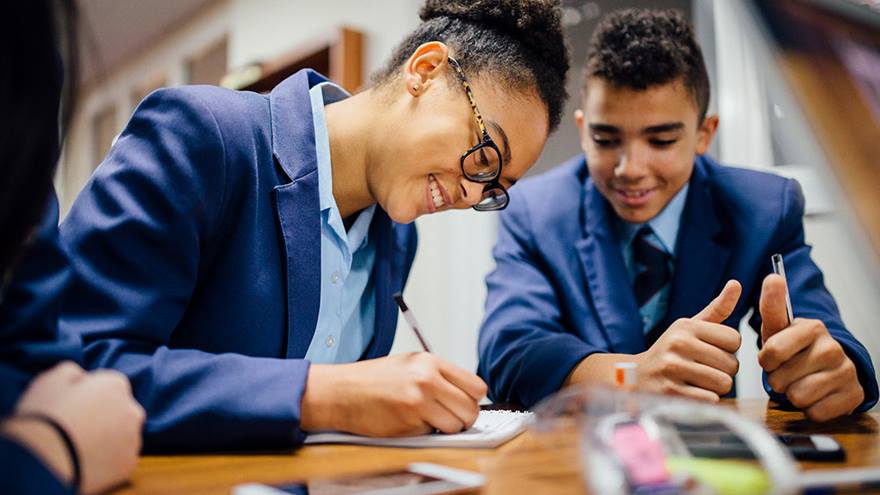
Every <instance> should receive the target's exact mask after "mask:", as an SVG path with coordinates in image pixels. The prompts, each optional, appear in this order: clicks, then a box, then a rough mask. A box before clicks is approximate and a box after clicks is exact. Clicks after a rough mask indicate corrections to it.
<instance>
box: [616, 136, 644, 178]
mask: <svg viewBox="0 0 880 495" xmlns="http://www.w3.org/2000/svg"><path fill="white" fill-rule="evenodd" d="M648 156H649V152H648V151H647V150H645V149H644V148H643V147H641V146H639V145H630V146H629V147H627V148H626V149H625V150H623V153H621V155H620V159H619V160H618V162H617V166H616V167H615V168H614V175H615V176H616V177H617V178H619V179H622V180H625V181H627V182H630V181H632V182H636V181H638V180H639V179H641V178H642V177H644V176H645V174H647V171H648Z"/></svg>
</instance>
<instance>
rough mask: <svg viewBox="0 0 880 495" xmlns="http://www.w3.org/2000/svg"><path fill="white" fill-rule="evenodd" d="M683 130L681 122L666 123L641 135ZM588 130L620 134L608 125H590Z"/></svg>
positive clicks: (617, 129)
mask: <svg viewBox="0 0 880 495" xmlns="http://www.w3.org/2000/svg"><path fill="white" fill-rule="evenodd" d="M680 129H684V123H682V122H667V123H665V124H657V125H652V126H648V127H645V128H644V129H642V134H657V133H660V132H670V131H678V130H680ZM590 130H592V131H596V132H605V133H608V134H620V129H619V128H618V127H616V126H613V125H609V124H590Z"/></svg>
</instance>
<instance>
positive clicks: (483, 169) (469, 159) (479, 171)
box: [461, 146, 501, 182]
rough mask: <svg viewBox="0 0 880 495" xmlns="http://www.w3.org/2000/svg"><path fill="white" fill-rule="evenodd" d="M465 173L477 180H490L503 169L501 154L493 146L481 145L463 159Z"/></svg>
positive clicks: (471, 178) (462, 164)
mask: <svg viewBox="0 0 880 495" xmlns="http://www.w3.org/2000/svg"><path fill="white" fill-rule="evenodd" d="M461 166H462V169H463V170H464V175H465V177H467V178H468V179H470V180H472V181H476V182H489V181H491V180H494V179H495V178H496V177H498V171H499V170H500V169H501V156H499V155H498V151H497V150H496V149H495V148H493V147H491V146H480V147H478V148H476V149H473V150H471V151H469V152H468V153H467V154H466V155H465V156H464V157H462V159H461Z"/></svg>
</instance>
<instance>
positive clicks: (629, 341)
mask: <svg viewBox="0 0 880 495" xmlns="http://www.w3.org/2000/svg"><path fill="white" fill-rule="evenodd" d="M584 196H585V198H584V202H583V207H582V208H583V211H582V215H581V222H582V225H583V226H584V237H583V238H581V239H579V240H578V241H577V242H576V244H575V245H576V248H577V252H578V255H579V256H580V260H581V264H582V266H583V269H584V276H585V278H586V282H587V286H588V287H589V291H590V293H589V300H590V301H591V302H592V304H593V309H594V310H595V312H596V314H597V315H598V317H599V322H600V324H601V326H602V329H603V331H604V334H605V339H606V340H607V341H608V344H609V349H608V350H609V351H610V352H623V353H630V354H632V353H636V352H641V351H643V350H645V338H644V334H643V332H642V323H641V319H640V317H639V308H638V305H637V304H636V300H635V295H633V291H632V287H631V285H630V283H629V276H628V275H627V272H626V267H625V266H624V264H623V255H622V253H621V252H620V246H619V243H618V241H617V236H616V235H615V234H614V232H613V230H612V226H611V222H610V221H609V216H610V215H612V214H613V213H611V212H609V211H608V209H609V208H610V206H609V205H608V203H607V201H606V200H605V198H604V197H603V196H602V194H601V193H600V192H599V191H598V190H597V189H596V187H595V186H594V185H593V182H592V181H590V180H588V181H587V183H586V185H585V194H584Z"/></svg>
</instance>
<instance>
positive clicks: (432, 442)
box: [306, 410, 532, 449]
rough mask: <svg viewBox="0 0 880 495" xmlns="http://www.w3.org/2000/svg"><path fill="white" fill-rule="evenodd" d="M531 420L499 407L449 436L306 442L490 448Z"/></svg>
mask: <svg viewBox="0 0 880 495" xmlns="http://www.w3.org/2000/svg"><path fill="white" fill-rule="evenodd" d="M531 419H532V413H530V412H514V411H501V410H485V411H480V415H479V416H478V417H477V421H476V422H475V423H474V426H472V427H471V428H470V429H469V430H467V431H463V432H461V433H455V434H452V435H446V434H443V433H434V434H431V435H420V436H417V437H395V438H376V437H362V436H360V435H352V434H349V433H336V432H326V433H315V434H312V435H309V436H308V437H306V444H316V443H348V444H356V445H381V446H385V447H410V448H438V447H452V448H484V449H488V448H493V447H497V446H499V445H501V444H502V443H504V442H506V441H508V440H510V439H511V438H513V437H515V436H517V435H519V434H520V433H522V432H523V430H525V429H526V426H528V424H529V422H530V421H531Z"/></svg>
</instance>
